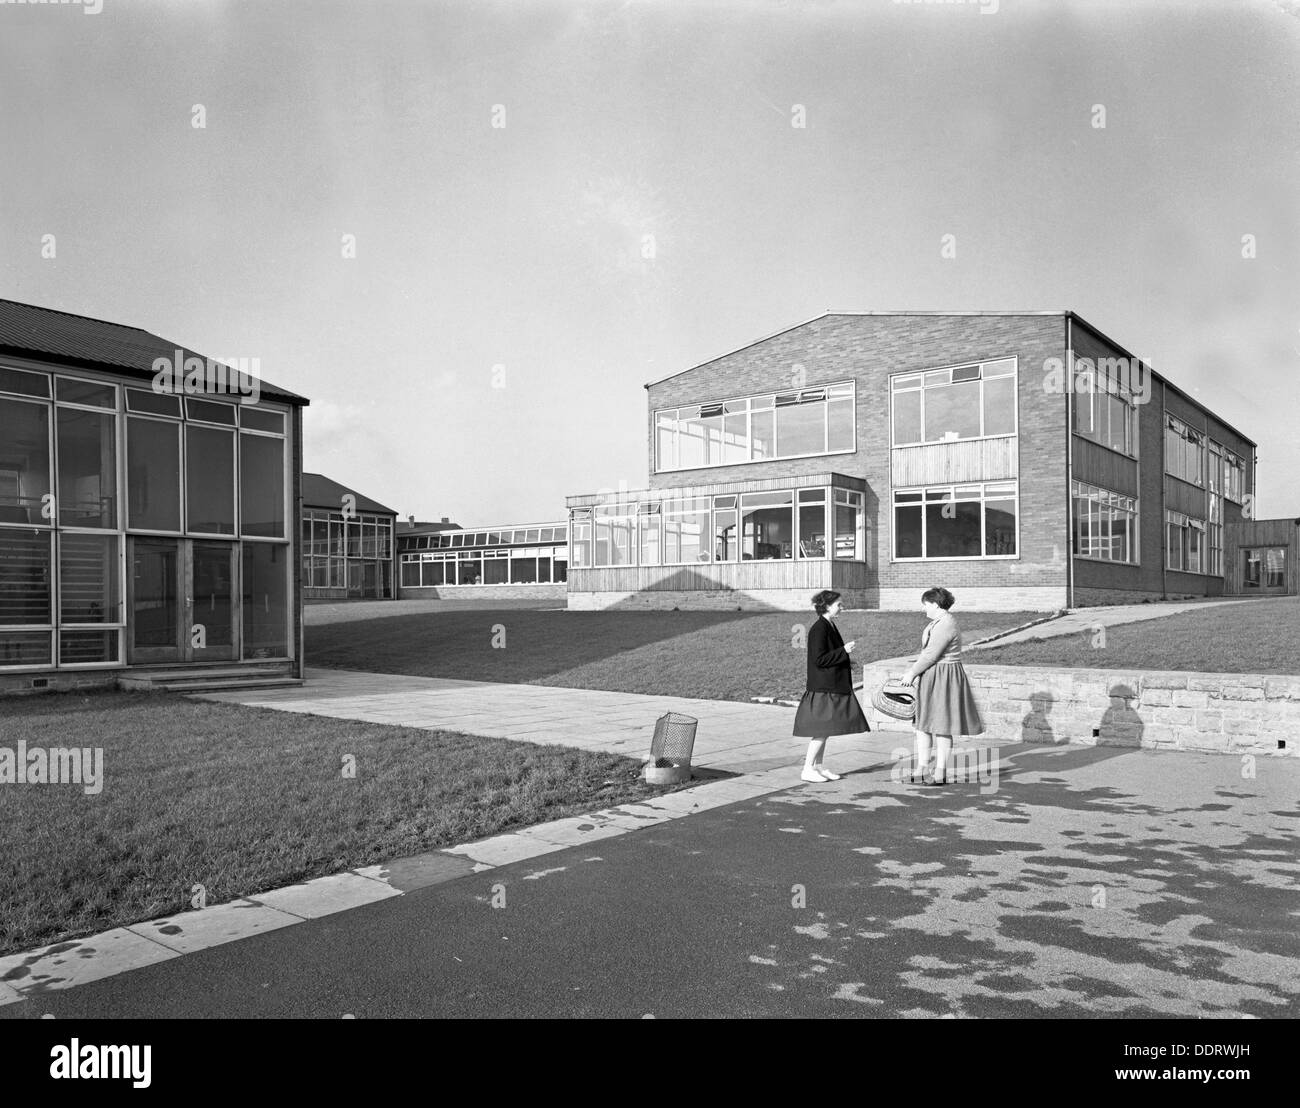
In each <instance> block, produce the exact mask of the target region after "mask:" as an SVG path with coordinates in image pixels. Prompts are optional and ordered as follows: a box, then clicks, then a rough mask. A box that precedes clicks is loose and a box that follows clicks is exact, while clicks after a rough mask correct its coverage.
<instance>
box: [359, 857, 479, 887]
mask: <svg viewBox="0 0 1300 1108" xmlns="http://www.w3.org/2000/svg"><path fill="white" fill-rule="evenodd" d="M473 869H474V866H473V863H472V862H470V861H469V860H468V859H466V858H463V857H454V856H452V855H449V854H446V853H444V852H443V851H440V850H437V851H432V852H430V853H428V854H417V855H415V856H414V857H411V858H397V859H394V860H393V861H391V862H385V863H384V864H383V865H378V866H362V867H360V868H358V869H354V870H353V871H352V872H353V873H355V874H357V875H358V876H359V877H368V878H370V879H371V880H372V881H383V882H385V883H386V884H388V885H391V886H392V887H393V888H394V889H397V890H399V891H400V892H404V893H409V892H412V891H413V890H415V889H425V888H428V887H429V886H430V885H437V884H440V883H441V882H443V881H453V880H455V879H456V878H457V877H464V876H465V874H467V873H471V872H473Z"/></svg>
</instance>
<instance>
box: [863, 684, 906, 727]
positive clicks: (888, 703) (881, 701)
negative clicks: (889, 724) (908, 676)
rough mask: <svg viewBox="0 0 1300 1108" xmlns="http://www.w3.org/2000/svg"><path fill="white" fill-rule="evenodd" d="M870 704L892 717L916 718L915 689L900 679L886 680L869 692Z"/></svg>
mask: <svg viewBox="0 0 1300 1108" xmlns="http://www.w3.org/2000/svg"><path fill="white" fill-rule="evenodd" d="M871 703H872V706H873V707H874V708H875V709H876V711H877V712H880V713H881V714H882V715H886V716H889V717H890V718H892V719H905V720H910V719H915V718H916V690H915V689H914V688H912V686H911V685H908V684H905V683H904V682H902V681H886V682H885V683H884V685H882V686H881V687H880V688H878V689H877V690H876V691H875V692H874V693H872V694H871Z"/></svg>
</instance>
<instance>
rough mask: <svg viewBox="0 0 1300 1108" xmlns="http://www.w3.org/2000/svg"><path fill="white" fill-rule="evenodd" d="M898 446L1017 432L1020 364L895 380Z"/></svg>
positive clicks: (977, 366) (979, 365)
mask: <svg viewBox="0 0 1300 1108" xmlns="http://www.w3.org/2000/svg"><path fill="white" fill-rule="evenodd" d="M890 393H891V398H892V401H893V408H892V411H893V418H892V424H893V438H892V442H893V445H894V446H913V445H921V444H922V443H927V442H953V441H955V440H958V439H980V438H991V437H993V436H997V435H1014V434H1015V433H1016V359H1015V358H1001V359H999V360H997V361H993V362H979V363H976V364H973V365H963V366H953V367H950V368H948V369H931V370H926V371H925V372H923V373H906V374H900V375H898V376H896V377H891V378H890Z"/></svg>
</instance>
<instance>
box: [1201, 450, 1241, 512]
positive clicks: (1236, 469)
mask: <svg viewBox="0 0 1300 1108" xmlns="http://www.w3.org/2000/svg"><path fill="white" fill-rule="evenodd" d="M1209 444H1210V488H1211V490H1213V491H1216V492H1218V493H1220V494H1222V495H1223V496H1226V497H1227V498H1228V499H1229V500H1231V501H1233V502H1234V503H1236V504H1240V503H1241V502H1242V494H1243V491H1244V489H1245V484H1246V463H1245V462H1244V461H1242V459H1241V458H1239V457H1238V456H1237V455H1236V454H1234V453H1233V452H1232V451H1231V450H1229V449H1227V447H1224V446H1221V445H1220V444H1219V443H1217V442H1215V441H1214V440H1213V439H1210V440H1209Z"/></svg>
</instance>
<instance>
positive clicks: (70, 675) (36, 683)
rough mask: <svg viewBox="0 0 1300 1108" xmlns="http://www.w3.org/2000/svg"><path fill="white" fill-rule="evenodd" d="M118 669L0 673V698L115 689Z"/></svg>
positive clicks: (119, 671)
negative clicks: (27, 694) (30, 694)
mask: <svg viewBox="0 0 1300 1108" xmlns="http://www.w3.org/2000/svg"><path fill="white" fill-rule="evenodd" d="M121 672H122V671H121V670H120V669H79V670H71V669H63V670H47V671H46V672H44V673H30V672H29V673H0V696H21V695H23V694H24V693H47V692H72V691H74V690H76V689H112V688H116V687H117V677H118V674H119V673H121Z"/></svg>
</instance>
